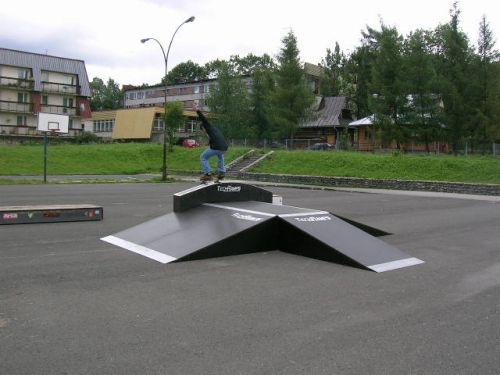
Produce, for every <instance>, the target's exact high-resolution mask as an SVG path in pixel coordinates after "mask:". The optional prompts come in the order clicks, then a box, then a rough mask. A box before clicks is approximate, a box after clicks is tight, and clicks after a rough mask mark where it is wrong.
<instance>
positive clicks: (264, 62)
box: [229, 53, 276, 75]
mask: <svg viewBox="0 0 500 375" xmlns="http://www.w3.org/2000/svg"><path fill="white" fill-rule="evenodd" d="M229 64H230V66H231V67H232V70H233V71H234V73H235V74H239V75H251V74H253V73H254V71H255V70H257V69H261V70H262V69H263V70H273V69H274V68H275V67H276V64H275V62H274V60H273V59H272V57H271V56H269V55H268V54H264V55H262V56H256V55H254V54H252V53H249V54H248V55H246V56H245V57H240V56H238V55H233V56H231V57H230V59H229Z"/></svg>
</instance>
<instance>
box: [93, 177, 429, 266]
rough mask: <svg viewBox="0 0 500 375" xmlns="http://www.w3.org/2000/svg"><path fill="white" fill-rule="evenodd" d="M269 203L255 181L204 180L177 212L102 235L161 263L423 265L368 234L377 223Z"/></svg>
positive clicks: (180, 199)
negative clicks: (259, 255) (258, 255)
mask: <svg viewBox="0 0 500 375" xmlns="http://www.w3.org/2000/svg"><path fill="white" fill-rule="evenodd" d="M271 201H272V193H270V192H268V191H266V190H264V189H261V188H258V187H255V186H252V185H247V184H241V183H222V184H214V185H207V186H205V185H200V186H198V187H195V188H192V189H188V190H185V191H183V192H180V193H177V194H176V195H175V196H174V212H173V213H170V214H167V215H164V216H161V217H158V218H156V219H153V220H150V221H147V222H145V223H142V224H139V225H137V226H134V227H132V228H129V229H126V230H124V231H122V232H119V233H116V234H113V235H111V236H107V237H104V238H102V240H103V241H106V242H109V243H111V244H114V245H117V246H119V247H122V248H124V249H127V250H130V251H133V252H136V253H139V254H141V255H144V256H146V257H149V258H151V259H154V260H157V261H159V262H161V263H171V262H175V261H183V260H194V259H205V258H211V257H220V256H227V255H236V254H243V253H249V252H258V251H270V250H278V249H279V250H282V251H285V252H290V253H294V254H300V255H304V256H310V257H314V258H318V259H323V260H328V261H334V262H340V263H345V264H352V265H356V266H360V267H363V268H366V269H370V270H373V271H375V272H384V271H389V270H393V269H398V268H403V267H408V266H413V265H416V264H420V263H423V261H422V260H420V259H418V258H414V257H411V256H409V255H408V254H405V253H404V252H402V251H400V250H399V249H397V248H396V247H394V246H392V245H389V244H387V243H385V242H383V241H381V240H380V239H378V238H376V237H374V236H372V235H371V234H369V232H372V233H377V230H376V229H375V228H371V227H368V226H365V225H363V224H361V223H356V222H354V221H352V220H348V221H345V220H343V219H342V218H340V217H337V216H335V215H334V214H331V213H329V212H326V211H319V210H312V209H305V208H298V207H292V206H285V205H274V204H271V203H270V202H271ZM379 232H380V231H379ZM380 233H382V232H380Z"/></svg>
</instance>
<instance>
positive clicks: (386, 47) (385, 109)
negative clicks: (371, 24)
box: [369, 23, 409, 150]
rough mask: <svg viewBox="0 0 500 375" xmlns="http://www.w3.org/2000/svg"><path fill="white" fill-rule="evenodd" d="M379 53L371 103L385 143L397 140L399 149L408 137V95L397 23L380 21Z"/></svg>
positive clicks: (376, 57) (374, 68)
mask: <svg viewBox="0 0 500 375" xmlns="http://www.w3.org/2000/svg"><path fill="white" fill-rule="evenodd" d="M375 38H376V42H377V43H376V52H375V53H376V55H375V60H374V62H373V66H372V81H371V85H370V87H369V88H370V93H371V96H370V98H369V106H370V108H371V110H372V112H373V114H374V115H375V121H376V125H377V126H378V127H379V131H380V134H381V137H382V143H384V144H389V143H390V142H391V141H395V142H396V145H397V148H398V150H399V149H401V143H403V142H405V141H406V140H407V139H408V136H409V133H408V126H407V124H406V123H405V120H404V119H405V115H406V108H407V95H406V93H405V90H404V83H403V70H402V66H403V64H402V62H403V59H402V46H403V37H402V36H401V35H400V34H399V32H398V31H397V29H396V28H395V27H387V26H386V25H384V24H383V23H382V24H381V31H380V32H376V33H375Z"/></svg>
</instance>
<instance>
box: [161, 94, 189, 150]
mask: <svg viewBox="0 0 500 375" xmlns="http://www.w3.org/2000/svg"><path fill="white" fill-rule="evenodd" d="M163 122H164V123H165V124H166V128H165V129H166V132H167V133H166V134H167V140H168V145H169V151H170V152H172V151H173V150H174V144H175V132H176V131H177V129H178V128H179V127H180V126H182V125H183V124H184V106H183V105H182V103H181V102H179V101H175V102H168V103H167V105H166V111H165V115H164V116H163Z"/></svg>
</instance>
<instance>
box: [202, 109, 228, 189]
mask: <svg viewBox="0 0 500 375" xmlns="http://www.w3.org/2000/svg"><path fill="white" fill-rule="evenodd" d="M195 108H196V107H195ZM196 113H197V115H198V118H199V119H200V121H201V127H202V129H204V130H205V132H206V133H207V135H208V145H209V147H208V148H207V149H206V150H205V151H203V152H202V153H201V155H200V162H201V168H202V170H203V175H202V176H201V177H200V181H201V182H203V183H207V182H209V181H212V180H213V176H212V168H211V167H210V162H209V159H210V158H212V157H214V156H216V157H217V176H216V182H218V181H220V180H222V179H223V178H224V177H225V174H226V167H225V165H224V153H225V152H226V151H227V149H228V145H227V142H226V140H225V138H224V136H223V135H222V133H221V131H220V130H219V129H217V128H216V127H215V126H213V125H212V124H210V123H209V122H208V120H207V118H206V117H205V115H203V113H202V112H201V111H200V110H199V109H198V108H196Z"/></svg>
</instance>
